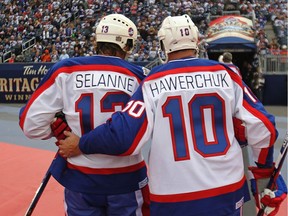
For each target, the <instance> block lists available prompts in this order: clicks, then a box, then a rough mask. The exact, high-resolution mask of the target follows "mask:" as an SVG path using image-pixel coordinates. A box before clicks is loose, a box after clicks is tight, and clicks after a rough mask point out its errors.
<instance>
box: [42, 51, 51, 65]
mask: <svg viewBox="0 0 288 216" xmlns="http://www.w3.org/2000/svg"><path fill="white" fill-rule="evenodd" d="M51 60H52V59H51V55H50V52H49V50H48V49H45V50H44V53H43V54H42V55H41V62H51Z"/></svg>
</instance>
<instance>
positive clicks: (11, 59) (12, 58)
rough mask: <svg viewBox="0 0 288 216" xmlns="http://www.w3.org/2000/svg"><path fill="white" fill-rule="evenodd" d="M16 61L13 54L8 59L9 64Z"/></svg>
mask: <svg viewBox="0 0 288 216" xmlns="http://www.w3.org/2000/svg"><path fill="white" fill-rule="evenodd" d="M15 59H16V55H15V54H14V53H13V54H12V55H11V57H10V59H9V60H8V62H9V63H14V62H15Z"/></svg>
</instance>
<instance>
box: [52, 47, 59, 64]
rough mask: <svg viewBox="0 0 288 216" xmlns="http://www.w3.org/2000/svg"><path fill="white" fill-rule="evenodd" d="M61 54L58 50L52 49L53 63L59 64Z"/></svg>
mask: <svg viewBox="0 0 288 216" xmlns="http://www.w3.org/2000/svg"><path fill="white" fill-rule="evenodd" d="M59 57H60V56H59V54H58V51H57V49H56V48H53V49H52V52H51V62H58V61H59Z"/></svg>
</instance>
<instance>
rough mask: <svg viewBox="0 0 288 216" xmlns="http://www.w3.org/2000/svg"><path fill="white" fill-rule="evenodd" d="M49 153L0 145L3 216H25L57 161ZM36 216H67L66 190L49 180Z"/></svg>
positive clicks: (16, 146)
mask: <svg viewBox="0 0 288 216" xmlns="http://www.w3.org/2000/svg"><path fill="white" fill-rule="evenodd" d="M54 155H55V153H54V152H52V151H47V150H40V149H35V148H29V147H23V146H18V145H12V144H7V143H1V142H0V170H1V178H0V214H1V215H9V216H23V215H24V214H25V212H26V210H27V209H28V207H29V205H30V203H31V201H32V199H33V197H34V195H35V192H36V190H37V189H38V187H39V186H40V184H41V182H42V179H43V177H44V175H45V173H46V171H47V169H48V167H49V166H50V164H51V161H52V159H53V158H54ZM32 215H33V216H51V215H54V216H64V215H65V213H64V207H63V187H62V186H61V185H60V184H58V183H57V182H56V181H55V179H54V178H53V177H51V178H50V180H49V182H48V184H47V186H46V188H45V190H44V192H43V194H42V196H41V198H40V200H39V201H38V204H37V206H36V207H35V209H34V211H33V214H32Z"/></svg>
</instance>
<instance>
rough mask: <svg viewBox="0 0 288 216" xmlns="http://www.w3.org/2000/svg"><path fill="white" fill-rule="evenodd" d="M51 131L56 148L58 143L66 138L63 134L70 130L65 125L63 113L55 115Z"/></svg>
mask: <svg viewBox="0 0 288 216" xmlns="http://www.w3.org/2000/svg"><path fill="white" fill-rule="evenodd" d="M51 130H52V133H53V135H54V136H55V137H56V139H57V142H56V145H57V146H58V145H59V143H58V141H59V140H62V139H65V138H66V136H65V135H64V133H63V132H64V131H71V128H70V127H69V125H68V124H67V122H66V119H65V115H64V113H63V112H58V113H56V115H55V118H54V121H53V122H52V123H51Z"/></svg>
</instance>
